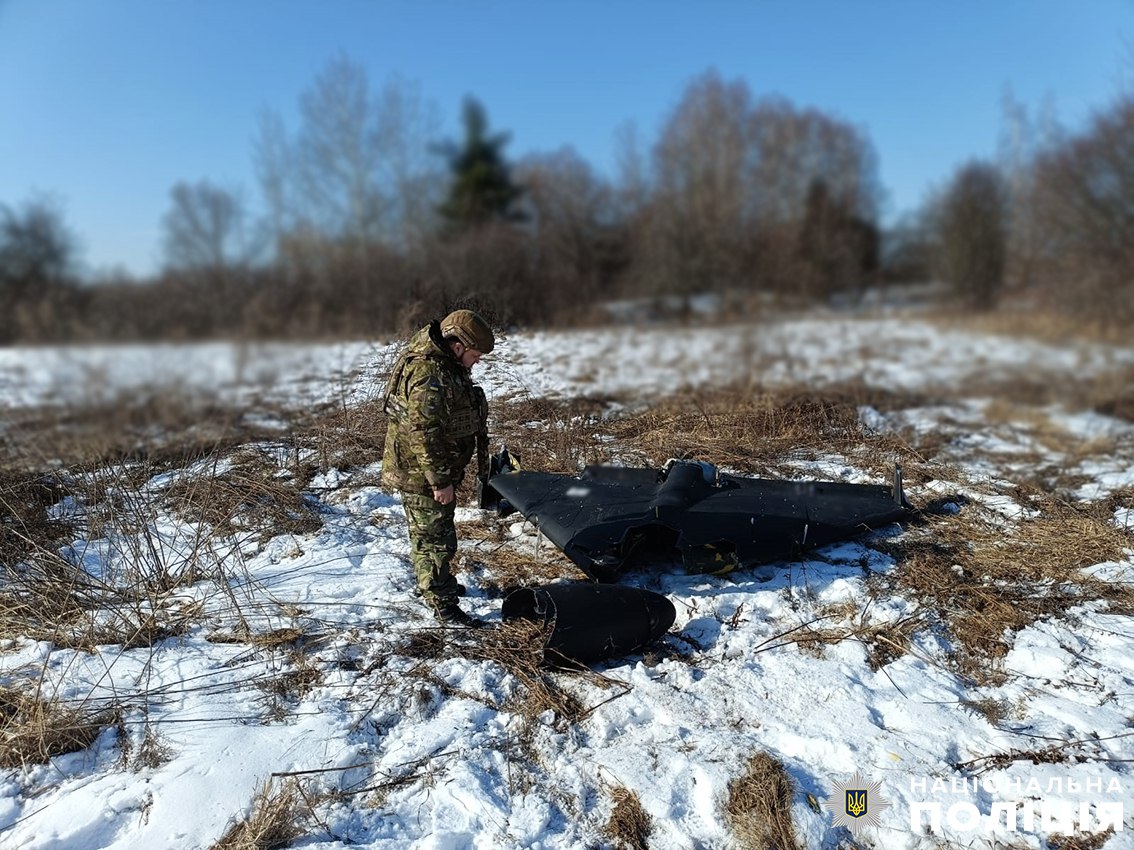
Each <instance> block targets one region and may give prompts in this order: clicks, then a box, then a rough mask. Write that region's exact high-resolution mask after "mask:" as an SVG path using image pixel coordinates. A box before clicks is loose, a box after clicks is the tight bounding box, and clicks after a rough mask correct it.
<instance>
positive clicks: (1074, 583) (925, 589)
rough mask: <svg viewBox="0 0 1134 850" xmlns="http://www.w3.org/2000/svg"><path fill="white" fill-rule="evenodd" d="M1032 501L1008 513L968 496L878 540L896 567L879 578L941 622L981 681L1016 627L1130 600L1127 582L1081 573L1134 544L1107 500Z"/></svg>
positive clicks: (969, 672)
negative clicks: (970, 501)
mask: <svg viewBox="0 0 1134 850" xmlns="http://www.w3.org/2000/svg"><path fill="white" fill-rule="evenodd" d="M1031 507H1032V508H1033V509H1036V510H1038V511H1040V514H1039V515H1038V516H1036V517H1035V518H1027V519H1020V520H1017V521H1015V522H1010V521H1008V520H1004V519H1003V518H1000V517H996V516H995V515H993V514H990V513H988V512H984V511H981V510H980V509H979V507H978V506H975V505H970V506H968V507H967V508H966V509H964V510H963V511H961V513H960V514H957V515H943V516H931V517H929V518H928V521H927V524H926V525H925V526H923V527H922V528H920V529H917V530H915V531H914V532H911V533H908V534H907V535H906V536H905V538H902V539H899V540H898V541H895V542H887V543H883V544H880V545H882V547H883V548H884V549H886V550H887V551H889V552H890V553H891V554H892V555H894V556H895V558H896V560H897V566H896V568H895V569H894V570H893V571H892V572H891V573H889V574H888V575H886V576H885V577H883V578H879V581H880V582H881V583H882V584H883V585H885V587H886V589H887V590H888V591H889V592H891V593H896V594H900V595H902V596H904V597H905V598H907V599H913V600H916V601H917V602H919V603H920V604H921V605H922V607H923V609H924V613H925V615H926V617H927V618H928V619H927V622H928V621H929V620H933V619H936V621H937V622H939V623H941V624H942V625H943V626H944V627H945V629H946V630H947V631H948V632H949V634H950V636H951V637H952V638H953V639H954V641H955V643H956V645H957V652H956V656H955V657H954V658H953V659H952V664H953V666H954V668H955V669H956V670H957V672H960V673H962V674H964V675H966V676H967V677H969V678H971V679H973V680H974V681H977V682H987V683H995V682H996V681H998V680H999V678H1000V674H999V672H998V669H999V662H1000V660H1001V659H1002V658H1003V657H1004V655H1006V654H1007V652H1008V650H1009V649H1010V647H1011V644H1012V640H1013V637H1014V635H1015V633H1016V632H1018V631H1020V630H1021V629H1023V628H1026V627H1027V626H1030V625H1032V624H1033V623H1035V622H1037V621H1038V620H1041V619H1046V618H1049V617H1056V616H1062V615H1065V614H1066V613H1067V612H1068V611H1069V610H1070V609H1071V608H1073V607H1075V606H1077V605H1081V604H1083V603H1084V602H1086V601H1089V600H1105V601H1107V602H1108V603H1110V605H1111V606H1112V610H1125V609H1126V608H1127V607H1128V606H1129V605H1130V604H1131V593H1132V590H1131V588H1129V587H1127V586H1125V585H1122V584H1116V583H1110V582H1103V581H1098V580H1095V579H1092V578H1090V577H1089V576H1087V575H1085V574H1083V573H1082V572H1081V570H1082V568H1084V567H1089V566H1092V565H1094V564H1098V563H1102V562H1105V561H1113V560H1123V559H1124V558H1125V557H1127V554H1126V553H1127V550H1128V549H1130V548H1131V547H1132V546H1134V539H1132V538H1131V537H1130V535H1129V534H1127V533H1125V532H1123V531H1122V530H1121V529H1118V528H1116V527H1115V526H1114V524H1113V522H1111V520H1110V516H1109V513H1108V512H1107V511H1106V508H1105V506H1099V505H1087V506H1073V505H1068V504H1065V503H1062V502H1058V501H1055V500H1047V501H1043V502H1039V501H1033V502H1032V504H1031Z"/></svg>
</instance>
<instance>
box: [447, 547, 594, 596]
mask: <svg viewBox="0 0 1134 850" xmlns="http://www.w3.org/2000/svg"><path fill="white" fill-rule="evenodd" d="M462 569H463V570H467V571H471V572H473V573H475V574H476V582H477V585H478V586H479V587H481V588H483V589H484V590H485V591H486V592H488V593H496V594H503V593H506V592H507V591H508V590H510V589H512V588H515V587H524V586H531V585H534V584H551V583H553V582H556V581H561V580H563V579H567V580H570V581H589V580H590V577H589V576H588V575H587V574H586V573H584V572H583V571H582V570H580V569H579V568H578V567H577V566H576V565H575V564H574V563H573V562H572V561H571V560H570V559H569V558H568V557H567V556H566V555H564V554H563V553H562V552H560V551H559V550H558V549H556V548H555V546H554V545H553V544H551V543H548V542H546V541H545V542H544V544H543V545H542V546H541V547H540V557H539V558H538V559H536V558H534V557H533V556H532V555H530V554H525V553H524V552H521V551H518V550H517V549H515V548H513V547H512V546H508V545H500V546H496V547H494V548H491V549H490V548H487V547H478V548H477V549H475V550H474V551H473V552H472V553H471V554H470V557H469V558H468V561H467V563H464V564H463V565H462Z"/></svg>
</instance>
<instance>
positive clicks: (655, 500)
mask: <svg viewBox="0 0 1134 850" xmlns="http://www.w3.org/2000/svg"><path fill="white" fill-rule="evenodd" d="M516 466H517V464H515V463H514V460H513V458H512V457H511V455H509V454H508V450H507V449H505V450H504V451H502V452H500V453H499V454H498V455H496V456H495V457H493V458H492V463H491V472H490V474H489V476H488V479H487V481H486V482H484V484H483V486H482V492H481V506H482V507H485V508H496V509H497V510H499V511H501V512H502V513H507V512H509V511H511V510H513V509H514V510H518V511H519V512H520V513H521V514H523V515H524V517H525V518H526V519H528V520H530V521H531V522H533V523H534V524H535V525H536V526H537V527H538V528H539V529H540V531H541V532H542V533H543V534H544V535H545V536H546V537H547V538H548V539H549V540H551V541H552V542H553V543H554V544H555V545H556V546H558V547H559V548H560V549H562V550H563V553H564V554H565V555H566V556H567V557H568V558H570V559H571V560H572V561H573V562H574V563H575V564H577V565H578V566H579V568H580V569H582V570H583V571H584V572H586V573H587V574H588V575H590V576H591V577H593V578H596V579H598V580H599V581H615V580H617V579H618V577H619V576H620V575H621V574H622V573H623V572H624V571H627V570H642V569H645V570H648V569H667V568H670V567H678V568H683V569H684V570H685V571H687V572H694V573H726V572H729V571H731V570H733V569H738V568H745V567H750V566H755V565H758V564H765V563H770V562H774V561H779V560H784V559H790V558H793V557H795V556H797V555H799V554H800V553H801V552H804V551H806V550H808V549H814V548H816V547H818V546H824V545H826V544H828V543H833V542H836V541H839V540H845V539H848V538H851V537H855V536H858V535H860V534H862V533H863V532H865V531H869V530H871V529H877V528H881V527H883V526H885V525H888V524H890V523H893V522H900V521H902V520H905V519H908V518H909V517H910V515H911V510H910V507H909V505H908V503H907V502H906V500H905V496H904V494H903V493H902V483H901V472H900V470H895V475H894V484H893V485H892V486H889V485H881V484H845V483H840V482H828V481H780V480H774V479H764V478H749V477H747V476H742V475H729V474H727V473H723V472H719V471H718V470H717V469H716V467H714V466H712V465H711V464H708V463H704V462H691V461H674V462H672V463H670V464H668V465H667V466H666V468H665V469H661V470H658V469H650V468H635V467H620V466H588V467H587V468H586V469H585V470H584V471H583V472H582V473H581V474H579V475H559V474H552V473H546V472H532V471H527V470H521V469H517V468H516Z"/></svg>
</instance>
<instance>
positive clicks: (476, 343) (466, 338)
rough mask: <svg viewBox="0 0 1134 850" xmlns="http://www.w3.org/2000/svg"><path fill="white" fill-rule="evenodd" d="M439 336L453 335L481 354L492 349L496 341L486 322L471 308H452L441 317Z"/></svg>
mask: <svg viewBox="0 0 1134 850" xmlns="http://www.w3.org/2000/svg"><path fill="white" fill-rule="evenodd" d="M441 336H444V337H450V336H455V337H456V338H457V339H459V340H460V341H461V344H462V345H463V346H464V347H465V348H475V349H476V350H477V351H479V352H480V353H481V354H488V353H489V352H490V351H492V346H493V345H494V344H495V342H496V340H495V339H494V338H493V336H492V328H491V327H489V325H488V322H486V321H485V320H484V318H483V317H482V316H481V315H480V314H479V313H474V312H473V311H472V310H454V311H453V312H452V313H450V314H449V315H448V316H446V317H445V318H444V319H442V320H441Z"/></svg>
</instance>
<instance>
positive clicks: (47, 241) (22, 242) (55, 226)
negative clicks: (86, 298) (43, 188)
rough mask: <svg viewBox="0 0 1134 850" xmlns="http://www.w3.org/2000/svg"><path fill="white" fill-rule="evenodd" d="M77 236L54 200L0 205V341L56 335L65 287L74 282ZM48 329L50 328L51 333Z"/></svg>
mask: <svg viewBox="0 0 1134 850" xmlns="http://www.w3.org/2000/svg"><path fill="white" fill-rule="evenodd" d="M77 253H78V249H77V241H76V239H75V236H74V235H73V234H72V232H71V231H70V229H69V228H68V227H67V226H66V224H65V223H64V221H63V214H62V212H61V210H60V208H59V206H58V204H56V203H55V202H54V201H52V200H50V199H48V198H34V199H32V200H29V201H27V202H25V203H24V204H23V205H22V207H20V208H12V207H7V206H4V205H2V204H0V342H11V341H12V340H14V339H16V338H18V337H20V336H24V337H27V338H29V339H38V338H44V337H45V336H52V334H51V333H50V332H49V331H50V325H51V324H53V323H54V322H55V321H56V320H57V319H58V318H59V317H58V316H57V315H55V313H56V312H57V311H56V307H57V306H58V302H59V301H60V300H61V299H60V295H61V294H62V291H63V290H64V289H66V288H67V287H69V285H70V284H71V283H72V282H73V276H74V271H75V270H74V263H75V259H76V256H77ZM45 332H46V333H45Z"/></svg>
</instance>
